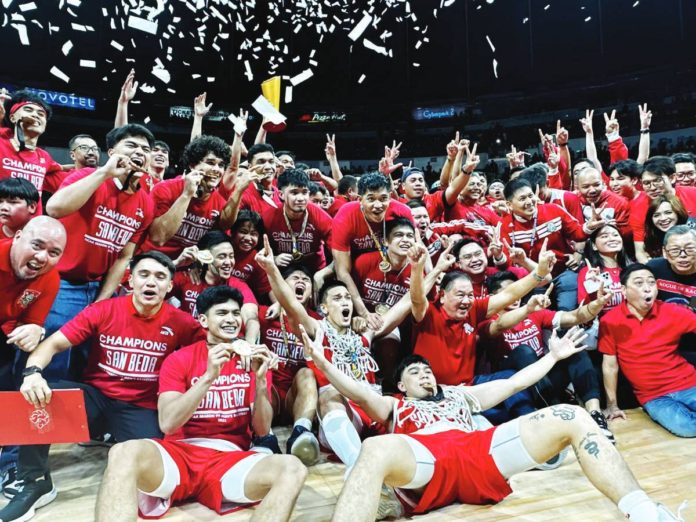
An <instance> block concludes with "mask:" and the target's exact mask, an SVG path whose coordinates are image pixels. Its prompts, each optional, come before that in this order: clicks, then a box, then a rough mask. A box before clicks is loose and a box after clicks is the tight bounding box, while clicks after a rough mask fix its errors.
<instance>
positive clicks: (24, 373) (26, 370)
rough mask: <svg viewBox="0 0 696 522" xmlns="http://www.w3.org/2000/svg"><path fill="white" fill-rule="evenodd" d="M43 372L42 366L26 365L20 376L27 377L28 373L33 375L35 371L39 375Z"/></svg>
mask: <svg viewBox="0 0 696 522" xmlns="http://www.w3.org/2000/svg"><path fill="white" fill-rule="evenodd" d="M41 372H43V368H40V367H38V366H27V367H26V368H24V370H22V377H28V376H29V375H34V374H35V373H38V374H39V375H41V374H42V373H41Z"/></svg>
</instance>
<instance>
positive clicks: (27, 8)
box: [19, 2, 36, 13]
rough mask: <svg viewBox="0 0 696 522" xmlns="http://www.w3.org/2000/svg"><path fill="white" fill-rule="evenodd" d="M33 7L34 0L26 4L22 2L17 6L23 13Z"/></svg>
mask: <svg viewBox="0 0 696 522" xmlns="http://www.w3.org/2000/svg"><path fill="white" fill-rule="evenodd" d="M34 9H36V4H35V3H34V2H29V3H28V4H22V5H20V6H19V10H20V11H22V12H23V13H26V12H27V11H33V10H34Z"/></svg>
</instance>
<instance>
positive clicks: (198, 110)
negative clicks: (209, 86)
mask: <svg viewBox="0 0 696 522" xmlns="http://www.w3.org/2000/svg"><path fill="white" fill-rule="evenodd" d="M207 95H208V93H207V92H204V93H203V94H199V95H198V96H196V97H195V98H194V99H193V112H194V114H195V115H196V117H198V118H203V117H205V115H206V114H208V113H209V112H210V108H211V107H212V106H213V104H212V103H209V104H208V105H206V104H205V102H206V99H205V98H206V96H207Z"/></svg>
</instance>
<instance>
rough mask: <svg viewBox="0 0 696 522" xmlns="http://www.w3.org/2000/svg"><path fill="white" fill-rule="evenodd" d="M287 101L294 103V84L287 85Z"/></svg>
mask: <svg viewBox="0 0 696 522" xmlns="http://www.w3.org/2000/svg"><path fill="white" fill-rule="evenodd" d="M285 103H292V85H288V86H287V87H285Z"/></svg>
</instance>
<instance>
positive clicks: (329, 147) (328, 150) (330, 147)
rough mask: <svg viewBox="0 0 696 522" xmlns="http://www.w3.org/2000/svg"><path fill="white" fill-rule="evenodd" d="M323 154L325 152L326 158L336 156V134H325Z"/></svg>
mask: <svg viewBox="0 0 696 522" xmlns="http://www.w3.org/2000/svg"><path fill="white" fill-rule="evenodd" d="M324 154H326V159H327V160H328V159H329V158H335V157H336V135H335V134H327V135H326V146H325V147H324Z"/></svg>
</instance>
